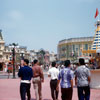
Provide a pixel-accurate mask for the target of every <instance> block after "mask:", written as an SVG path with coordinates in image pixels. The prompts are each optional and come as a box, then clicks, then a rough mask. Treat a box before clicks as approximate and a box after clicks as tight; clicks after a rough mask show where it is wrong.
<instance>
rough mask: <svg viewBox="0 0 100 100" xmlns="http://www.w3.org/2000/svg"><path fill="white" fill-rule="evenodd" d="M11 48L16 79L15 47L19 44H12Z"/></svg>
mask: <svg viewBox="0 0 100 100" xmlns="http://www.w3.org/2000/svg"><path fill="white" fill-rule="evenodd" d="M9 46H11V48H12V62H13V78H16V77H15V47H16V46H18V44H15V43H12V44H10V45H9Z"/></svg>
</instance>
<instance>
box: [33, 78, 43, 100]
mask: <svg viewBox="0 0 100 100" xmlns="http://www.w3.org/2000/svg"><path fill="white" fill-rule="evenodd" d="M33 87H34V90H35V96H36V100H42V84H41V79H40V77H35V78H33Z"/></svg>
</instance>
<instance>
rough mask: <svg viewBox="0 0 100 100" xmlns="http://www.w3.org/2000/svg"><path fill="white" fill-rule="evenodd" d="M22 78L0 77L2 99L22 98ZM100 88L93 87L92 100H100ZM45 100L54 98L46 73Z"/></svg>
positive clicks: (75, 93) (0, 99) (74, 99)
mask: <svg viewBox="0 0 100 100" xmlns="http://www.w3.org/2000/svg"><path fill="white" fill-rule="evenodd" d="M19 85H20V79H18V78H17V79H0V100H20V94H19ZM99 93H100V90H99V89H91V99H90V100H100V94H99ZM42 94H43V100H52V99H51V94H50V88H49V78H47V75H45V82H44V83H43V89H42ZM31 96H32V100H35V95H34V89H33V85H31ZM59 100H61V94H59ZM72 100H78V99H77V89H76V88H74V92H73V99H72Z"/></svg>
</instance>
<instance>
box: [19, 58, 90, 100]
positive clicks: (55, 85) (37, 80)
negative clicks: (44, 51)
mask: <svg viewBox="0 0 100 100" xmlns="http://www.w3.org/2000/svg"><path fill="white" fill-rule="evenodd" d="M33 63H34V65H33V67H32V68H30V67H29V66H28V64H29V61H28V59H24V66H23V67H20V69H19V72H18V76H19V77H20V96H21V100H26V97H27V100H31V93H30V87H31V79H32V83H33V87H34V90H35V96H36V100H42V92H41V91H42V82H44V75H43V71H42V69H41V67H40V66H39V63H38V60H34V62H33ZM70 66H71V63H70V61H69V60H66V61H65V62H64V68H62V69H61V70H58V68H57V66H56V62H52V67H51V68H50V69H49V71H48V77H50V89H51V97H52V99H53V100H58V95H59V83H60V87H61V99H62V100H72V96H73V81H74V77H75V84H76V86H77V92H78V99H79V100H90V86H89V84H90V81H91V75H90V70H89V69H88V68H87V67H86V66H85V62H84V59H82V58H80V59H79V67H77V68H76V70H75V72H73V71H72V70H71V68H70ZM47 92H48V91H47Z"/></svg>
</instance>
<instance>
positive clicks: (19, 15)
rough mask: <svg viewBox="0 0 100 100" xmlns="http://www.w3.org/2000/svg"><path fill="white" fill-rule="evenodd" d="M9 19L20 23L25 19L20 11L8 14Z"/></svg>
mask: <svg viewBox="0 0 100 100" xmlns="http://www.w3.org/2000/svg"><path fill="white" fill-rule="evenodd" d="M8 17H9V18H10V19H12V20H16V21H18V20H22V19H23V14H22V13H21V12H20V11H16V10H13V11H10V12H8Z"/></svg>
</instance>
